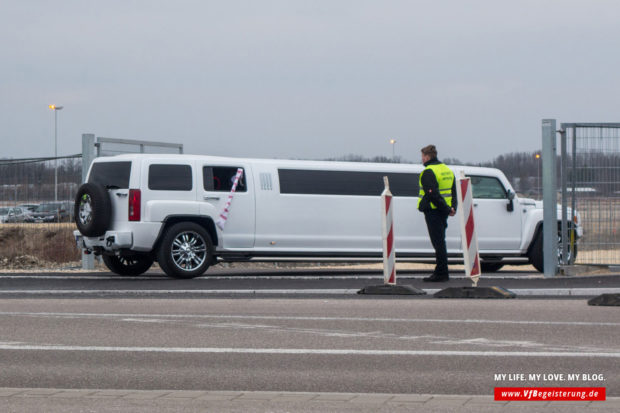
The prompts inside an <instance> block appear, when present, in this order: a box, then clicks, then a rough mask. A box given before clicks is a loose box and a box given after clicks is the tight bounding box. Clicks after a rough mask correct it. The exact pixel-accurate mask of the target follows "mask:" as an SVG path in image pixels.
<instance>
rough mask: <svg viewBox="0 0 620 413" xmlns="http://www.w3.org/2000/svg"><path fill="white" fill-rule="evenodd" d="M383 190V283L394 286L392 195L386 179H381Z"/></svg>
mask: <svg viewBox="0 0 620 413" xmlns="http://www.w3.org/2000/svg"><path fill="white" fill-rule="evenodd" d="M383 183H384V185H385V189H384V190H383V192H382V193H381V223H382V227H383V281H384V283H385V284H389V285H395V284H396V266H395V261H396V253H395V251H394V222H393V219H392V218H393V213H392V211H393V206H392V193H391V192H390V183H389V181H388V177H387V176H384V177H383Z"/></svg>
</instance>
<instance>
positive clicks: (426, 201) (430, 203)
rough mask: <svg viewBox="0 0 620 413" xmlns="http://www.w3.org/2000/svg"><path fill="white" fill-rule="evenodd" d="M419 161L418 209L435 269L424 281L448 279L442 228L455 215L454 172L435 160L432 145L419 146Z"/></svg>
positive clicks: (434, 151) (444, 229) (443, 228)
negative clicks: (422, 217) (424, 225)
mask: <svg viewBox="0 0 620 413" xmlns="http://www.w3.org/2000/svg"><path fill="white" fill-rule="evenodd" d="M422 163H424V166H425V167H426V169H424V171H422V173H421V174H420V193H419V196H420V199H419V200H418V210H420V211H421V212H423V213H424V219H425V220H426V227H427V228H428V235H429V236H430V238H431V243H432V244H433V248H434V249H435V261H436V265H435V271H433V274H432V275H431V276H430V277H426V278H424V281H430V282H441V281H448V280H449V279H450V274H449V273H448V251H447V249H446V228H447V227H448V216H454V215H455V214H456V207H457V202H458V201H457V196H456V179H455V178H454V173H453V172H452V171H451V170H450V168H448V167H447V166H446V165H444V164H443V163H441V162H439V161H438V160H437V149H436V148H435V145H428V146H425V147H424V148H422Z"/></svg>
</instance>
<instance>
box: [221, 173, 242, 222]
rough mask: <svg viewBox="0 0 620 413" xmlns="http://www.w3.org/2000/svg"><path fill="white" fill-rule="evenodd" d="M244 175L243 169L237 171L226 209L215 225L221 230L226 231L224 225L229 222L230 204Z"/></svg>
mask: <svg viewBox="0 0 620 413" xmlns="http://www.w3.org/2000/svg"><path fill="white" fill-rule="evenodd" d="M242 175H243V169H242V168H239V169H237V174H236V175H235V180H234V181H233V184H232V188H231V189H230V194H228V199H227V200H226V205H224V209H223V210H222V213H221V214H220V217H219V218H218V220H217V222H216V223H215V225H217V226H218V228H219V229H221V230H222V231H224V225H226V221H227V220H228V212H229V211H230V203H231V202H232V199H233V196H235V191H236V190H237V184H238V183H239V180H240V179H241V176H242Z"/></svg>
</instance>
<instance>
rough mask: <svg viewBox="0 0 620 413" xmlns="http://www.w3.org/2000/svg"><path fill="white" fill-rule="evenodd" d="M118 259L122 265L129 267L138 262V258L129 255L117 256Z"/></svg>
mask: <svg viewBox="0 0 620 413" xmlns="http://www.w3.org/2000/svg"><path fill="white" fill-rule="evenodd" d="M118 261H119V262H120V263H121V265H122V266H124V267H131V266H133V265H136V264H137V263H138V260H136V259H133V258H130V257H118Z"/></svg>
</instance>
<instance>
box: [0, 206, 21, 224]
mask: <svg viewBox="0 0 620 413" xmlns="http://www.w3.org/2000/svg"><path fill="white" fill-rule="evenodd" d="M25 218H26V213H25V212H24V210H23V209H22V208H18V207H8V208H0V222H2V223H10V222H24V220H25Z"/></svg>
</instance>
